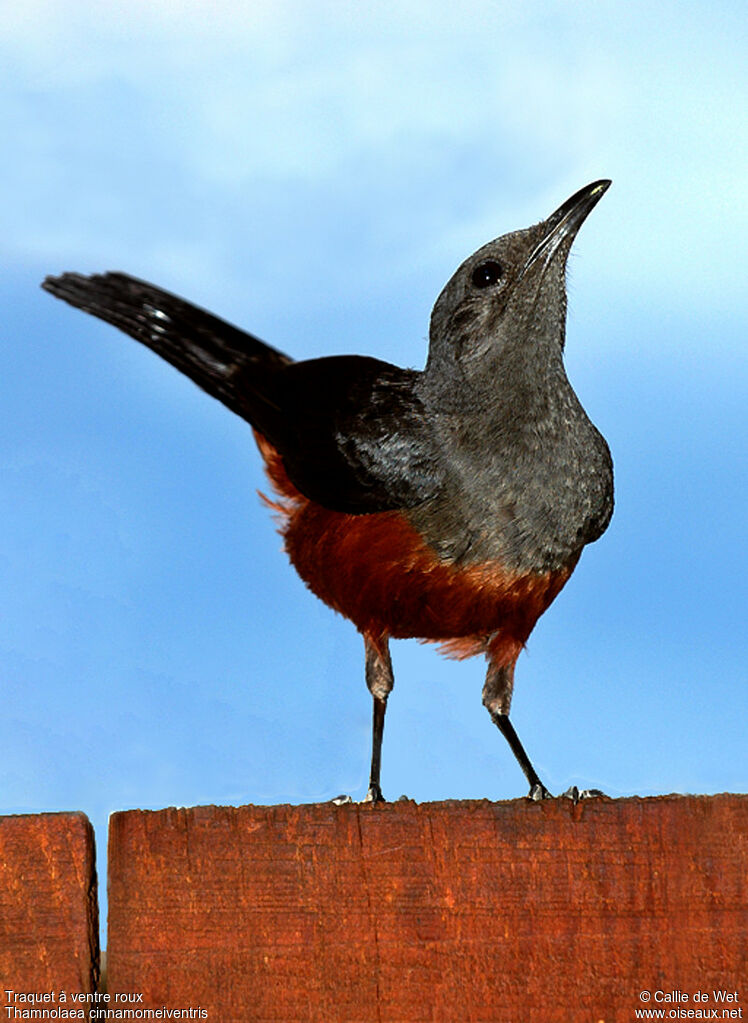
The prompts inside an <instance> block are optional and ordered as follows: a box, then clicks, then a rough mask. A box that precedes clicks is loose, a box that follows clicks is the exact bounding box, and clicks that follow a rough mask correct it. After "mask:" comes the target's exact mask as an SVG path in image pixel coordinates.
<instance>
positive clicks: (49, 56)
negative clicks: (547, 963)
mask: <svg viewBox="0 0 748 1023" xmlns="http://www.w3.org/2000/svg"><path fill="white" fill-rule="evenodd" d="M237 7H241V5H235V4H234V3H224V2H216V0H213V2H211V3H210V4H208V3H200V2H197V0H190V2H188V0H174V2H170V3H168V4H160V3H152V2H149V3H140V2H121V3H119V4H116V5H101V4H93V3H89V2H77V0H72V2H66V3H64V4H63V3H61V2H50V0H37V2H27V3H25V4H23V5H18V6H17V8H16V9H15V10H14V11H13V12H11V13H7V12H6V14H5V16H4V27H3V34H2V37H0V69H1V70H0V130H1V131H2V138H3V139H4V155H3V160H2V161H1V162H0V197H1V198H0V203H1V204H2V214H1V216H0V223H2V233H1V234H0V251H1V252H2V275H1V276H0V303H1V304H0V310H1V311H2V319H1V322H0V333H1V336H2V345H0V362H1V365H0V370H1V372H0V400H1V401H2V409H3V426H4V428H3V431H2V435H0V466H1V467H2V470H1V471H2V479H3V486H2V497H1V498H0V671H1V672H2V678H1V679H0V685H1V686H2V694H3V696H2V700H3V713H2V715H0V749H1V750H2V756H1V757H0V806H1V808H2V810H3V812H26V811H33V812H35V811H42V810H63V809H80V810H84V811H85V812H86V813H88V814H89V816H90V817H91V818H92V820H93V821H94V823H95V825H96V828H97V831H98V834H99V847H100V855H101V852H102V848H103V846H102V842H103V836H104V834H105V829H106V820H107V816H108V814H109V813H110V812H112V811H114V810H119V809H125V808H130V807H152V808H156V807H162V806H168V805H173V804H176V805H193V804H197V803H244V802H258V803H265V802H268V803H273V802H305V801H314V800H324V799H329V798H331V797H332V796H335V795H337V794H338V793H340V792H349V793H351V794H352V795H353V796H354V797H355V798H361V797H362V796H363V794H364V792H365V790H366V782H367V772H368V755H369V720H370V698H369V695H368V692H367V690H366V688H365V686H364V682H363V656H362V648H361V647H362V644H361V642H360V639H359V637H358V635H357V634H356V632H355V630H354V628H353V627H352V626H351V625H350V624H349V623H347V622H345V621H344V620H343V619H341V618H338V617H337V616H335V615H334V614H333V613H332V612H331V611H329V610H328V609H327V608H325V607H324V606H323V605H322V604H320V603H319V602H318V601H317V600H316V599H315V598H314V597H313V596H312V595H311V594H309V593H308V592H307V591H306V590H305V589H304V587H303V585H302V584H301V583H300V581H299V580H298V579H297V578H296V576H295V574H294V573H293V571H292V570H291V569H290V567H289V565H288V563H287V561H286V558H285V556H284V555H283V554H282V553H281V551H280V540H279V538H278V536H277V534H276V533H275V531H274V526H273V522H272V520H271V518H270V517H269V516H268V514H267V512H266V510H265V509H264V508H263V507H262V506H261V504H260V502H259V501H258V499H257V496H256V490H257V489H258V488H261V487H263V486H264V485H265V482H264V479H263V476H262V472H261V467H260V460H259V457H258V455H257V452H256V451H255V449H254V445H253V441H252V437H251V433H250V431H249V429H248V427H247V426H246V424H244V423H243V422H241V421H240V420H239V419H238V418H236V417H234V416H232V415H231V414H230V413H229V412H228V411H227V410H226V409H224V408H223V407H222V406H221V405H219V404H218V403H217V402H214V401H212V400H211V399H209V398H208V397H206V396H205V395H204V394H202V393H201V392H200V391H199V390H198V389H197V388H195V387H194V386H193V385H192V384H191V383H190V382H189V381H187V380H186V379H185V378H183V377H181V376H180V375H179V374H178V373H177V372H176V371H175V370H173V369H172V368H171V367H169V366H167V365H166V364H164V363H162V362H161V361H160V360H159V359H158V358H157V357H156V356H154V355H153V354H152V353H150V352H148V351H146V350H145V349H142V348H141V347H140V346H138V345H137V344H135V343H134V342H133V341H131V340H130V339H128V338H126V337H124V335H121V334H119V333H118V332H116V331H115V330H114V329H112V328H110V327H107V326H106V325H104V324H101V323H99V322H97V321H94V320H93V319H91V318H89V317H86V316H85V315H84V314H82V313H79V312H76V311H74V310H71V309H69V308H68V307H66V306H64V305H63V304H61V303H59V302H56V301H54V300H53V299H52V298H51V297H50V296H48V295H46V294H44V293H43V292H41V291H40V290H39V287H38V285H39V281H40V280H41V279H42V277H43V276H44V275H45V274H47V273H57V272H60V271H62V270H78V271H82V272H94V271H98V270H105V269H120V270H125V271H128V272H130V273H133V274H135V275H138V276H141V277H145V278H147V279H150V280H153V281H154V282H156V283H158V284H160V285H162V286H164V287H167V288H169V289H171V290H174V291H176V292H177V293H179V294H182V295H184V296H185V297H187V298H190V299H191V300H193V301H195V302H197V303H199V304H201V305H203V306H206V307H207V308H209V309H212V310H213V311H215V312H216V313H217V314H218V315H220V316H222V317H224V318H227V319H229V320H232V321H234V322H236V323H238V324H240V325H242V326H245V327H246V328H247V329H249V330H251V331H252V332H254V333H256V334H258V335H259V336H261V337H263V338H265V339H267V340H268V341H270V342H271V343H272V344H274V345H276V346H277V347H280V348H282V349H284V350H286V351H288V352H289V353H290V354H292V355H293V356H294V357H297V358H303V357H309V356H316V355H322V354H328V353H335V352H361V353H367V354H372V355H377V356H379V357H381V358H384V359H389V360H391V361H395V362H398V363H400V364H402V365H412V366H421V365H422V364H423V361H424V358H425V353H426V342H425V338H426V333H427V327H428V316H429V313H430V309H431V305H432V303H433V301H434V299H435V298H436V295H437V294H438V292H439V290H440V289H441V287H442V285H443V284H444V282H445V281H446V280H447V278H448V277H449V276H450V275H451V273H452V272H453V270H454V269H455V267H456V266H457V265H458V264H459V263H460V262H461V261H462V260H463V259H464V258H465V257H466V256H467V255H468V254H469V253H470V252H472V251H473V250H474V249H475V248H477V247H478V246H479V245H481V244H483V243H484V242H486V241H488V240H489V239H491V238H493V237H495V236H496V235H499V234H502V233H504V232H506V231H509V230H513V229H516V228H520V227H525V226H527V225H529V224H530V223H532V222H535V221H537V220H539V219H541V218H543V217H545V216H547V215H548V214H549V213H550V212H551V211H552V210H553V209H554V208H555V207H556V206H557V205H558V204H560V203H561V202H562V201H563V200H564V199H565V198H566V197H567V196H568V195H570V194H571V193H572V192H573V191H575V190H576V189H577V188H579V187H580V186H582V185H584V184H586V183H587V182H589V181H592V180H594V179H595V178H599V177H611V178H612V179H613V182H614V184H613V187H612V188H611V190H610V191H609V192H608V194H607V195H606V196H605V198H604V199H603V201H602V202H601V203H600V205H599V206H598V207H597V208H596V209H595V211H594V213H593V214H592V216H591V217H590V219H589V221H588V222H587V223H586V224H585V226H584V228H583V230H582V232H581V233H580V236H579V238H578V240H577V243H576V245H575V250H574V254H573V256H572V259H571V265H570V282H569V289H570V315H569V325H568V338H567V367H568V371H569V375H570V378H571V380H572V383H573V384H574V386H575V388H576V390H577V392H578V394H579V395H580V398H581V400H582V402H583V404H584V405H585V407H586V408H587V410H588V412H589V414H590V415H591V417H592V419H593V421H594V422H595V423H596V424H597V425H598V426H599V428H600V429H601V430H602V432H603V433H604V434H605V435H606V437H607V438H608V441H609V443H610V446H611V449H612V451H613V456H614V460H615V466H616V480H617V507H616V513H615V516H614V518H613V522H612V524H611V527H610V529H609V531H608V533H607V534H606V535H605V536H604V537H603V539H602V540H600V541H599V542H598V543H597V544H595V545H593V546H591V547H589V548H588V549H587V550H586V552H585V554H584V555H583V557H582V561H581V563H580V565H579V567H578V568H577V570H576V572H575V574H574V576H573V577H572V580H571V581H570V583H569V584H568V585H567V587H566V589H565V590H564V591H563V592H562V594H561V596H560V597H559V598H558V600H557V601H556V603H555V604H554V605H553V607H552V608H551V609H550V610H549V611H548V612H547V614H546V615H545V616H544V617H543V618H542V619H541V621H540V623H539V624H538V627H537V629H536V631H535V633H534V634H533V636H532V637H531V639H530V642H529V644H528V649H527V651H526V653H525V654H523V656H522V657H521V659H520V662H519V665H518V669H517V685H516V690H515V700H514V706H513V720H514V722H515V725H516V727H517V730H518V732H519V733H520V735H521V736H522V738H523V740H524V742H525V745H526V746H527V748H528V751H529V753H530V755H531V757H532V759H533V760H534V762H535V764H536V767H537V768H538V771H539V773H540V774H541V776H542V777H543V779H544V781H545V782H546V784H547V785H548V786H549V788H551V789H552V790H553V791H560V790H562V789H565V788H566V787H567V786H568V785H570V784H572V783H577V784H579V785H580V786H581V785H596V786H599V787H601V788H603V789H604V790H606V791H607V792H608V793H609V794H611V795H614V796H624V795H630V794H652V793H662V792H671V791H678V792H718V791H722V790H726V789H729V790H733V791H745V790H746V784H747V777H746V775H747V773H748V772H747V770H746V768H747V763H746V753H745V745H746V744H745V721H746V719H747V718H748V706H747V701H746V686H745V682H746V663H748V642H747V640H746V636H747V635H748V630H747V629H746V625H745V618H746V589H745V579H746V577H747V574H748V573H747V571H746V570H747V569H748V566H747V565H746V549H745V532H746V530H745V492H746V487H745V474H746V454H747V452H746V447H747V445H746V416H745V407H746V393H747V388H746V385H747V384H748V359H747V357H746V354H747V345H746V332H745V324H746V289H745V284H744V279H745V264H744V255H745V238H746V233H747V230H746V229H747V226H748V225H746V202H745V195H746V170H745V169H746V166H748V154H747V153H746V132H745V123H744V112H745V109H746V99H747V97H746V74H745V68H744V53H745V41H746V21H747V20H748V19H747V18H746V13H745V8H744V6H743V5H742V4H738V3H734V4H732V3H719V2H717V3H715V2H709V3H700V2H693V3H688V4H683V3H667V2H666V3H661V4H657V5H655V6H654V7H652V6H651V5H650V4H644V3H639V2H631V3H627V4H621V3H617V2H616V3H610V2H599V3H594V4H593V3H580V4H568V3H561V2H559V3H553V2H547V0H546V2H538V3H534V4H526V3H519V2H516V3H514V2H509V3H501V2H496V3H489V2H485V3H479V2H468V3H466V4H462V5H444V7H443V8H439V7H438V6H437V7H436V8H435V7H434V5H433V4H426V3H424V2H405V3H398V4H390V3H377V4H369V3H356V4H349V3H343V2H342V0H341V2H339V3H332V2H322V3H291V2H287V3H278V2H273V3H252V4H251V5H246V6H245V7H243V8H242V9H241V10H237ZM393 658H394V666H395V673H396V687H395V691H394V693H393V696H392V698H391V700H390V707H389V711H388V720H387V728H386V736H385V747H384V766H383V776H382V783H383V788H384V791H385V795H388V796H389V797H391V798H396V797H397V796H399V795H400V794H401V793H406V794H408V795H409V796H411V797H413V798H415V799H418V800H429V799H441V798H472V797H489V798H493V799H503V798H512V797H515V796H520V795H523V794H524V793H525V791H526V786H525V782H524V778H523V777H522V775H521V773H520V771H519V769H518V767H517V766H516V764H515V762H514V760H513V759H512V757H511V754H510V752H509V750H508V748H507V747H506V744H505V743H504V741H503V740H502V739H501V737H500V736H499V734H498V732H497V731H496V729H495V728H494V727H493V726H492V725H491V722H490V720H489V718H488V715H487V714H486V712H485V710H484V709H483V707H482V706H481V699H480V692H481V685H482V679H483V672H484V665H483V663H482V662H481V661H479V660H473V661H469V662H464V663H457V662H452V661H447V660H444V659H443V658H440V657H439V655H438V654H437V653H436V651H435V650H434V649H433V648H430V647H423V646H420V645H419V644H417V643H416V642H414V641H409V642H398V643H395V644H394V647H393Z"/></svg>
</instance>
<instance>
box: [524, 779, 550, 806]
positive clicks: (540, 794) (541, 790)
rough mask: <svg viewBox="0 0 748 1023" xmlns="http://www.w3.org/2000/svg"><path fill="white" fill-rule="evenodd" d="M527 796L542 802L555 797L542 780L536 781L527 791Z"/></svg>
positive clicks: (534, 801) (535, 801)
mask: <svg viewBox="0 0 748 1023" xmlns="http://www.w3.org/2000/svg"><path fill="white" fill-rule="evenodd" d="M527 798H528V799H531V800H532V801H533V803H541V802H542V801H543V800H544V799H553V796H552V795H551V794H550V792H549V791H548V789H547V788H546V787H545V785H544V784H543V783H542V781H538V782H535V784H534V785H533V786H532V788H531V789H530V791H529V792H528V793H527Z"/></svg>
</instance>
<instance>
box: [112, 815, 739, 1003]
mask: <svg viewBox="0 0 748 1023" xmlns="http://www.w3.org/2000/svg"><path fill="white" fill-rule="evenodd" d="M109 864H110V868H109V869H110V880H109V941H108V944H109V948H108V963H109V990H110V992H117V991H126V992H137V993H140V994H142V995H143V1003H142V1004H143V1005H145V1006H152V1007H161V1006H166V1007H168V1008H172V1009H174V1008H192V1009H193V1010H196V1009H197V1008H199V1007H201V1008H202V1009H204V1010H205V1011H207V1012H208V1014H209V1015H208V1018H209V1019H212V1020H220V1021H221V1023H230V1021H241V1023H247V1021H262V1023H270V1021H278V1023H281V1021H282V1023H296V1021H305V1023H306V1021H309V1023H336V1021H340V1023H344V1021H345V1023H349V1021H350V1023H368V1021H377V1023H408V1021H415V1020H418V1021H443V1023H470V1021H476V1023H477V1021H486V1023H501V1021H512V1023H523V1021H525V1020H542V1021H543V1023H553V1021H560V1023H561V1021H562V1023H569V1021H575V1020H589V1021H591V1023H597V1021H605V1023H611V1021H618V1020H621V1021H623V1020H626V1021H629V1020H634V1019H635V1018H636V1016H635V1012H636V1010H637V1009H640V1008H643V1007H644V1008H646V1007H647V1006H649V1007H655V1008H656V1007H662V1008H665V1010H666V1011H667V1010H669V1009H671V1008H673V1007H674V1006H677V1007H681V1008H683V1007H685V1008H692V1009H695V1008H698V1007H701V1008H702V1009H703V1008H715V1007H717V1004H718V1003H716V1002H715V1001H714V997H713V994H712V992H714V991H715V990H721V991H729V992H730V993H732V992H734V991H737V993H738V997H741V998H744V999H745V1001H746V1002H748V962H747V959H746V945H747V935H748V869H747V868H748V797H746V796H734V795H722V796H710V797H705V796H701V797H692V796H669V797H661V798H651V799H622V800H604V799H597V800H591V801H587V802H583V803H580V804H578V805H576V806H574V805H572V804H571V802H569V801H568V800H564V799H557V800H550V801H547V802H544V803H542V804H533V803H530V802H528V801H526V800H516V801H512V802H504V803H490V802H472V801H471V802H445V803H430V804H429V803H427V804H421V805H417V804H415V803H412V802H407V801H406V802H398V803H394V804H385V805H380V806H359V805H348V806H334V805H331V804H320V805H311V806H298V807H292V806H274V807H273V806H270V807H264V806H246V807H240V808H238V809H228V808H220V807H198V808H195V809H187V810H175V809H170V810H164V811H161V812H157V813H154V812H141V811H132V812H128V813H119V814H115V815H114V816H113V818H112V820H111V830H110V845H109ZM645 990H646V991H650V992H651V993H652V1001H651V1002H650V1003H646V1002H642V1001H641V1000H640V997H639V995H640V992H642V991H645ZM697 991H704V992H709V993H710V994H709V1001H702V1002H695V1001H694V995H695V993H696V992H697ZM657 992H661V993H662V994H663V995H669V994H670V993H672V992H681V994H684V993H685V994H688V995H689V1001H688V1002H683V1000H682V998H681V999H680V1001H678V1002H674V1001H672V1000H669V1001H662V1000H660V1001H658V1000H657V999H658V996H657ZM743 1004H744V1005H745V1003H743ZM723 1006H724V1007H728V1008H730V1007H732V1008H734V1009H737V1008H740V1006H741V1003H740V1002H731V1003H720V1011H721V1007H723ZM746 1009H748V1007H746ZM665 1018H667V1017H665ZM692 1018H698V1017H692ZM725 1018H729V1017H725ZM732 1018H741V1017H739V1016H737V1015H736V1016H734V1017H732Z"/></svg>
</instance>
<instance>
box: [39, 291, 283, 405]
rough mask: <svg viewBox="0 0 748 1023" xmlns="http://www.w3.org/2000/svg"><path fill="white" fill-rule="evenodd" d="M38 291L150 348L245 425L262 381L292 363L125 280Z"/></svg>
mask: <svg viewBox="0 0 748 1023" xmlns="http://www.w3.org/2000/svg"><path fill="white" fill-rule="evenodd" d="M42 287H43V288H44V290H45V291H48V292H49V293H50V294H51V295H54V296H55V297H56V298H61V299H64V300H65V301H66V302H68V303H69V304H70V305H72V306H75V307H76V308H78V309H82V310H83V311H84V312H87V313H91V314H92V315H93V316H98V317H99V319H102V320H105V321H106V322H107V323H111V324H113V325H114V326H115V327H119V329H120V330H123V331H124V332H125V333H126V334H129V335H130V336H131V337H134V338H135V340H136V341H140V342H141V343H142V344H144V345H147V346H148V348H152V349H153V351H154V352H157V353H158V354H159V355H160V356H162V358H164V359H166V361H167V362H170V363H171V364H172V365H173V366H176V368H177V369H179V370H181V371H182V373H185V374H186V375H187V376H188V377H190V379H191V380H194V382H195V383H196V384H197V385H198V386H199V387H202V389H203V390H204V391H207V392H208V394H210V395H212V396H213V397H214V398H218V400H219V401H221V402H223V404H224V405H226V406H227V407H228V408H230V409H231V410H232V411H233V412H236V413H237V414H238V415H240V416H241V417H242V418H243V419H247V420H249V421H250V422H254V421H255V420H256V418H257V412H258V411H259V409H258V407H257V406H258V402H259V403H260V404H262V403H263V400H265V401H269V400H270V399H269V395H268V396H267V397H266V398H265V399H263V396H262V395H263V391H264V390H265V388H264V387H263V385H262V384H263V379H267V378H269V377H271V376H273V375H274V374H275V372H277V371H278V370H279V369H282V368H283V367H284V366H287V365H289V363H291V362H292V359H290V358H289V356H287V355H284V354H283V352H279V351H278V350H277V349H275V348H272V347H271V346H270V345H266V344H265V343H264V342H263V341H260V340H259V338H256V337H253V335H252V334H247V333H245V332H244V331H243V330H239V329H238V328H237V327H234V326H232V325H231V324H230V323H226V322H225V321H224V320H221V319H219V318H218V317H217V316H213V315H212V314H211V313H208V312H206V311H205V310H204V309H200V308H198V307H197V306H194V305H192V304H191V303H189V302H185V301H184V299H181V298H178V297H177V296H176V295H172V294H170V293H169V292H168V291H162V290H161V288H156V287H154V285H152V284H148V283H147V282H146V281H140V280H138V279H137V278H136V277H130V276H129V275H128V274H123V273H105V274H94V275H93V276H91V277H86V276H84V275H83V274H76V273H64V274H62V275H61V276H59V277H47V278H46V280H45V281H44V283H43V284H42ZM250 381H251V384H249V387H248V383H249V382H250ZM250 392H251V398H250ZM270 392H271V393H272V388H270Z"/></svg>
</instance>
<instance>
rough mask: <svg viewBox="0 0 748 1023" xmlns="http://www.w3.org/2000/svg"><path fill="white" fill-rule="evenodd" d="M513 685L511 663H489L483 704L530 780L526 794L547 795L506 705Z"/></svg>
mask: <svg viewBox="0 0 748 1023" xmlns="http://www.w3.org/2000/svg"><path fill="white" fill-rule="evenodd" d="M513 689H514V664H509V665H506V666H504V667H501V668H497V667H495V666H494V665H493V664H490V663H489V666H488V672H487V673H486V682H485V685H484V686H483V705H484V707H485V708H486V710H487V711H488V713H489V714H490V715H491V720H492V721H493V723H494V724H495V725H496V726H497V727H498V729H499V731H500V732H501V734H502V735H503V736H504V738H505V739H506V741H507V742H508V743H509V748H510V749H511V751H512V753H513V754H514V756H515V758H516V760H517V763H518V764H519V766H520V767H521V768H522V770H523V771H524V774H525V777H526V778H527V780H528V782H529V783H530V792H529V798H530V799H534V800H541V799H549V798H550V795H551V794H550V792H549V791H548V789H547V788H546V787H545V785H544V784H543V783H542V781H541V780H540V778H539V777H538V774H537V772H536V770H535V768H534V767H533V766H532V764H531V762H530V758H529V757H528V755H527V753H526V752H525V747H524V746H523V745H522V743H521V742H520V740H519V736H518V735H517V733H516V732H515V730H514V725H513V724H512V723H511V721H510V720H509V707H510V706H511V702H512V690H513Z"/></svg>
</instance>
